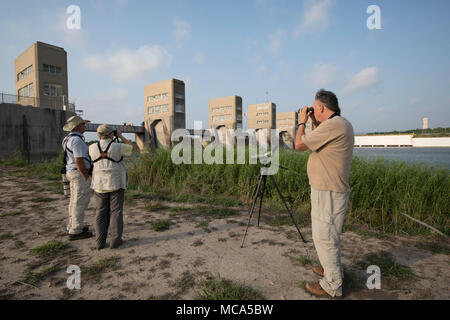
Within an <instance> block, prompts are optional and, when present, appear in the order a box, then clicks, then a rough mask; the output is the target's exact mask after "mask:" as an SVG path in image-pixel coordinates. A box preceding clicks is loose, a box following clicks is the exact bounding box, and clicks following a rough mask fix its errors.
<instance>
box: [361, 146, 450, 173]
mask: <svg viewBox="0 0 450 320" xmlns="http://www.w3.org/2000/svg"><path fill="white" fill-rule="evenodd" d="M353 155H354V156H358V157H361V158H365V159H377V158H383V159H386V160H392V161H405V162H409V163H424V164H426V165H427V166H432V167H440V168H442V167H444V168H447V169H448V170H450V148H355V149H354V150H353Z"/></svg>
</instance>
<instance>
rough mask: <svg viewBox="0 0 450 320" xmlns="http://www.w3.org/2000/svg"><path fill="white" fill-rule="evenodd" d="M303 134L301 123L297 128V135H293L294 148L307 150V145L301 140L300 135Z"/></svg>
mask: <svg viewBox="0 0 450 320" xmlns="http://www.w3.org/2000/svg"><path fill="white" fill-rule="evenodd" d="M304 134H305V126H304V125H301V126H299V127H298V129H297V135H296V137H295V150H298V151H305V150H308V149H309V148H308V146H307V145H306V144H304V143H303V141H302V135H304Z"/></svg>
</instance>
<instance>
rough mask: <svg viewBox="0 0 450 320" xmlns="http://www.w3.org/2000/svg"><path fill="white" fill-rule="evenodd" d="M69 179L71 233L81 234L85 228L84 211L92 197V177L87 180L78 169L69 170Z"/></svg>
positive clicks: (69, 227)
mask: <svg viewBox="0 0 450 320" xmlns="http://www.w3.org/2000/svg"><path fill="white" fill-rule="evenodd" d="M66 176H67V180H69V183H70V202H69V223H68V225H67V231H68V232H69V234H79V233H81V232H83V228H84V211H85V210H86V209H87V207H88V206H89V200H90V199H91V195H92V190H91V177H89V179H88V180H86V179H85V178H84V177H83V175H82V174H81V173H80V171H78V170H73V171H68V172H67V174H66Z"/></svg>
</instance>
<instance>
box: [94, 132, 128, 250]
mask: <svg viewBox="0 0 450 320" xmlns="http://www.w3.org/2000/svg"><path fill="white" fill-rule="evenodd" d="M97 134H98V137H99V138H100V141H99V142H98V143H94V144H92V145H91V146H89V154H90V156H91V158H92V161H93V162H94V171H93V173H92V185H91V188H92V189H94V195H95V201H96V207H97V211H96V216H95V233H96V241H97V249H98V250H100V249H103V248H104V247H105V244H106V236H107V235H108V227H109V224H110V220H111V235H112V239H111V242H110V248H117V247H118V246H120V245H121V244H122V233H123V201H124V195H125V189H126V188H127V186H128V171H127V168H126V167H125V164H124V162H123V157H124V156H130V155H131V153H132V151H133V145H132V142H131V141H129V140H127V139H126V138H125V137H124V136H122V134H121V133H120V131H118V130H117V131H114V130H113V129H112V128H111V127H110V126H108V125H106V124H102V125H101V126H99V127H98V128H97ZM115 137H117V138H120V139H121V140H122V141H123V142H124V143H118V142H114V141H115Z"/></svg>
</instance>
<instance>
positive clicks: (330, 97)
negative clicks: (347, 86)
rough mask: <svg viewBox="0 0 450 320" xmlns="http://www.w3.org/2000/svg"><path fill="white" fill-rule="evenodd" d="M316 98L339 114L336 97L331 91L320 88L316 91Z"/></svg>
mask: <svg viewBox="0 0 450 320" xmlns="http://www.w3.org/2000/svg"><path fill="white" fill-rule="evenodd" d="M316 100H319V101H320V102H322V103H323V104H324V105H325V106H326V107H327V108H328V109H330V110H331V111H333V112H335V113H336V114H337V115H338V116H340V115H341V109H340V108H339V101H338V98H337V97H336V95H335V94H334V93H333V92H331V91H326V90H324V89H320V90H319V91H317V93H316Z"/></svg>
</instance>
